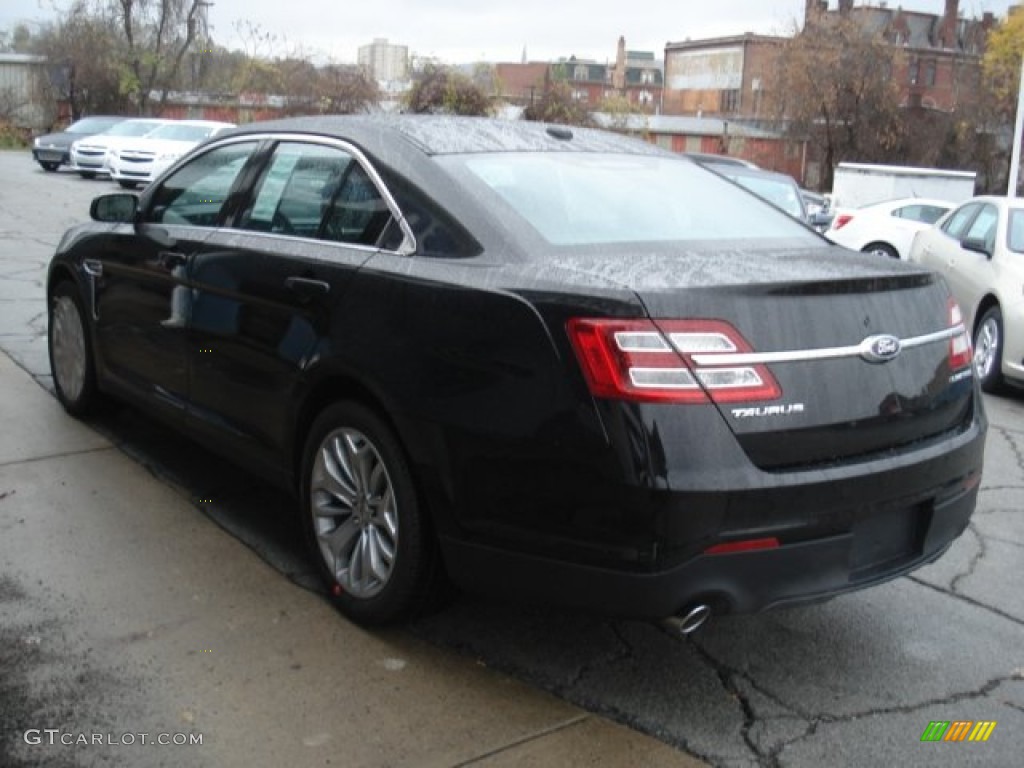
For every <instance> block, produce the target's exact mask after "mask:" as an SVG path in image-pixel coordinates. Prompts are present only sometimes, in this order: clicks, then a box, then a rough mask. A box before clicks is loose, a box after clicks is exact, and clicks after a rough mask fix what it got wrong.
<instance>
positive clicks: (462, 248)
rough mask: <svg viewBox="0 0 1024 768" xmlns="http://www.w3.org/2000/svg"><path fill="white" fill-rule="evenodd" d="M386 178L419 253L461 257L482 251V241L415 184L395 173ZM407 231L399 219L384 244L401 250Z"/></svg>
mask: <svg viewBox="0 0 1024 768" xmlns="http://www.w3.org/2000/svg"><path fill="white" fill-rule="evenodd" d="M384 182H385V184H387V187H388V189H389V190H390V191H391V194H392V195H393V196H394V198H395V202H396V203H397V204H398V209H399V210H400V211H401V212H402V215H403V216H404V217H405V221H406V223H407V224H408V225H409V228H410V229H411V230H412V234H413V237H415V239H416V255H417V256H420V257H426V258H441V259H461V258H466V257H469V256H476V255H478V254H479V253H480V250H481V248H480V244H479V243H477V242H476V240H475V239H474V238H473V237H472V235H470V234H469V233H468V232H466V230H465V229H464V228H463V227H462V226H461V225H459V224H458V223H456V221H455V220H454V219H453V218H452V217H451V216H449V215H448V214H447V213H445V211H443V210H442V209H441V208H439V207H438V206H437V205H436V204H435V203H433V202H432V201H431V200H430V197H429V196H428V195H425V194H424V193H423V192H421V191H420V190H419V189H417V188H416V187H415V186H413V185H412V184H410V183H409V182H408V181H406V180H405V179H403V178H401V177H399V176H396V175H395V174H385V176H384ZM403 238H404V235H403V233H402V230H401V228H400V227H399V226H398V222H396V221H395V220H394V219H392V221H391V224H390V225H389V226H388V228H387V230H386V231H385V232H384V235H383V237H381V241H380V245H381V247H382V248H386V249H388V250H392V251H397V250H398V248H399V247H400V246H401V244H402V240H403Z"/></svg>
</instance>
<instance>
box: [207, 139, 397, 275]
mask: <svg viewBox="0 0 1024 768" xmlns="http://www.w3.org/2000/svg"><path fill="white" fill-rule="evenodd" d="M243 141H255V142H256V143H257V144H259V143H260V142H263V141H288V142H294V143H296V144H320V145H323V146H328V147H333V148H335V149H339V150H341V151H342V152H345V153H347V154H349V155H351V156H352V157H353V158H355V160H356V162H357V163H359V165H360V166H362V168H363V170H364V171H365V172H366V175H367V176H369V177H370V180H371V181H372V182H373V185H374V186H375V187H376V188H377V191H378V192H379V193H380V196H381V198H383V200H384V203H385V204H386V205H387V207H388V210H389V211H391V215H392V216H393V217H394V218H395V221H397V222H398V226H399V228H400V229H401V230H402V244H401V245H399V246H398V250H391V249H389V248H378V247H376V246H366V245H359V244H356V243H342V242H338V241H334V240H320V239H318V238H299V237H295V236H294V235H281V234H279V233H269V234H270V235H271V236H273V237H292V238H294V239H296V240H311V241H312V242H316V243H326V244H331V243H333V244H334V245H339V246H345V247H353V248H360V249H365V250H370V251H384V252H386V253H397V254H398V255H399V256H411V255H412V254H414V253H415V252H416V237H415V235H413V232H412V227H410V226H409V223H408V222H407V221H406V220H405V216H404V215H403V214H402V210H401V209H400V208H399V207H398V203H397V202H395V198H394V197H393V196H392V195H391V190H389V189H388V187H387V185H386V184H385V183H384V179H382V178H381V176H380V174H379V173H377V169H376V168H374V167H373V164H372V163H371V162H370V161H369V159H368V158H367V157H366V155H365V154H363V151H362V150H361V149H359V147H357V146H355V145H354V144H351V143H349V142H347V141H345V140H344V139H336V138H333V137H331V136H318V135H315V134H308V133H276V132H271V133H246V134H242V135H240V136H229V137H226V138H224V139H217V140H215V141H211V142H210V143H209V144H208V145H205V146H204V147H203V154H205V153H206V152H207V151H210V150H212V149H215V148H217V147H221V146H224V145H226V144H235V143H239V142H243ZM222 229H224V230H229V231H233V232H246V233H250V234H263V235H267V234H268V233H255V232H252V231H251V230H248V229H238V228H236V227H222Z"/></svg>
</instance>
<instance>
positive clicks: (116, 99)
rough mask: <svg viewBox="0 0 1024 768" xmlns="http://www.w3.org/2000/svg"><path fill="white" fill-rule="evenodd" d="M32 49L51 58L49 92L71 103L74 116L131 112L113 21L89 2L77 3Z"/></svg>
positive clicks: (37, 38) (45, 29)
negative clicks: (121, 71)
mask: <svg viewBox="0 0 1024 768" xmlns="http://www.w3.org/2000/svg"><path fill="white" fill-rule="evenodd" d="M32 48H33V51H34V52H35V53H38V54H41V55H43V56H45V57H46V59H47V61H48V69H49V78H48V83H47V84H46V89H47V90H48V91H49V93H50V95H51V96H52V97H53V98H54V99H59V100H61V101H64V102H66V103H67V104H68V105H69V107H70V109H71V117H72V118H73V119H78V118H79V117H81V116H82V115H86V114H96V113H114V114H116V113H118V112H122V111H125V110H128V109H130V108H131V104H130V102H129V99H128V98H127V95H126V94H125V93H124V92H123V90H122V89H121V79H120V74H119V52H120V51H121V47H120V40H119V38H118V35H117V32H116V30H115V29H114V28H113V27H112V25H111V18H110V17H109V16H105V15H103V14H98V13H95V12H94V11H93V9H91V8H90V7H89V5H88V3H87V2H85V0H79V1H78V2H75V3H72V5H71V6H69V7H68V8H67V9H66V11H65V12H64V13H63V14H62V15H61V16H60V17H59V18H58V19H57V20H56V21H54V22H51V23H49V24H47V25H45V26H43V27H42V29H41V30H40V31H39V32H38V33H37V34H36V35H35V36H34V39H33V42H32Z"/></svg>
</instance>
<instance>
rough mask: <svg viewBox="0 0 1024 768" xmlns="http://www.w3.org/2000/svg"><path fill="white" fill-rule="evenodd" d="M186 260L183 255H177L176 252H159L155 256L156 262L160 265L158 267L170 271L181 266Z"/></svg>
mask: <svg viewBox="0 0 1024 768" xmlns="http://www.w3.org/2000/svg"><path fill="white" fill-rule="evenodd" d="M186 258H187V257H186V256H185V254H184V253H178V252H177V251H160V252H159V253H158V254H157V261H158V262H159V263H160V266H161V267H163V268H164V269H171V270H173V269H176V268H177V267H180V266H182V265H183V264H184V263H185V261H186Z"/></svg>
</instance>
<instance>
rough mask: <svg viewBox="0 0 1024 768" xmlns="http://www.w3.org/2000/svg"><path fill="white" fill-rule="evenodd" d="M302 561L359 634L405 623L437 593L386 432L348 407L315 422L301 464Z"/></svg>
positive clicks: (401, 463)
mask: <svg viewBox="0 0 1024 768" xmlns="http://www.w3.org/2000/svg"><path fill="white" fill-rule="evenodd" d="M301 499H302V522H303V528H304V532H305V536H306V542H307V545H308V547H309V551H310V554H311V556H312V558H313V560H314V562H315V563H316V567H317V570H318V571H319V573H320V575H321V577H322V578H323V579H324V581H325V583H326V584H327V588H328V591H329V593H330V595H331V597H332V599H333V600H334V601H335V603H336V604H337V605H338V607H339V608H340V610H341V611H342V613H344V614H345V615H346V616H348V617H349V618H350V619H352V620H353V621H356V622H358V623H360V624H365V625H380V624H387V623H392V622H397V621H402V620H404V619H407V618H410V617H411V616H412V615H414V614H415V613H417V612H418V611H420V610H422V609H423V608H425V607H426V606H427V604H428V603H429V601H430V599H431V598H432V597H433V594H434V592H435V589H436V587H435V583H434V582H435V581H436V580H437V578H438V574H437V569H438V567H439V557H438V552H437V543H436V541H435V539H434V536H433V533H432V531H431V530H430V526H429V522H428V520H427V517H426V515H425V513H424V510H423V507H422V505H421V501H420V499H419V496H418V493H417V491H416V486H415V482H414V480H413V476H412V472H411V470H410V468H409V462H408V460H407V459H406V458H405V453H404V451H403V450H402V448H401V445H400V444H399V441H398V439H397V437H396V436H395V434H394V433H393V432H392V430H391V429H390V428H389V427H388V426H387V424H385V423H384V421H383V420H382V419H381V418H380V417H379V416H377V414H375V413H374V412H373V411H371V410H370V409H368V408H366V407H365V406H363V405H361V404H359V403H356V402H351V401H343V402H339V403H335V404H334V405H331V406H329V407H328V408H326V409H325V410H324V411H323V412H322V413H321V414H320V415H319V416H318V417H317V419H316V421H315V422H314V423H313V426H312V428H311V429H310V432H309V437H308V439H307V440H306V447H305V451H304V454H303V461H302V488H301Z"/></svg>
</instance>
